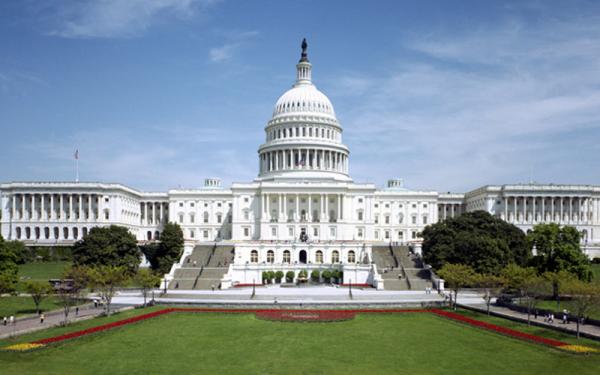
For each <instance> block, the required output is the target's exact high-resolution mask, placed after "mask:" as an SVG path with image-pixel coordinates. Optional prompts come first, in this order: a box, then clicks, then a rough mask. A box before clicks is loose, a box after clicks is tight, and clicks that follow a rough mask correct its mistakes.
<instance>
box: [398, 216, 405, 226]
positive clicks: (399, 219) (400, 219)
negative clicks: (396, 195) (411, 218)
mask: <svg viewBox="0 0 600 375" xmlns="http://www.w3.org/2000/svg"><path fill="white" fill-rule="evenodd" d="M402 221H404V215H403V214H398V224H402Z"/></svg>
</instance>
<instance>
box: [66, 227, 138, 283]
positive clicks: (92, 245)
mask: <svg viewBox="0 0 600 375" xmlns="http://www.w3.org/2000/svg"><path fill="white" fill-rule="evenodd" d="M140 255H141V254H140V251H139V249H138V246H137V241H136V239H135V237H134V236H133V234H131V233H130V232H129V230H128V229H127V228H125V227H121V226H118V225H111V226H109V227H102V228H101V227H94V228H92V229H91V230H90V231H89V233H88V234H87V235H86V236H85V237H83V239H81V240H80V241H77V242H76V243H75V245H73V263H74V264H75V265H78V266H101V265H105V266H114V267H123V268H124V269H125V271H126V272H127V273H128V274H129V275H133V274H135V272H136V271H137V269H138V266H139V263H140Z"/></svg>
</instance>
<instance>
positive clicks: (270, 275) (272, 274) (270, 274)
mask: <svg viewBox="0 0 600 375" xmlns="http://www.w3.org/2000/svg"><path fill="white" fill-rule="evenodd" d="M267 279H268V280H269V284H271V283H273V280H274V279H275V272H273V271H267Z"/></svg>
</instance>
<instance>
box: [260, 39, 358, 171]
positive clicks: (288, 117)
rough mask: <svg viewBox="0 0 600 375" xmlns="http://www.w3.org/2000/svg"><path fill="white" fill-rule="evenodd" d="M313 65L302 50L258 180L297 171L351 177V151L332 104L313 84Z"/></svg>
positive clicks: (264, 148) (263, 149)
mask: <svg viewBox="0 0 600 375" xmlns="http://www.w3.org/2000/svg"><path fill="white" fill-rule="evenodd" d="M311 71H312V65H311V64H310V62H309V61H308V57H307V56H306V51H305V50H304V51H303V54H302V57H301V59H300V62H298V64H297V65H296V72H297V74H296V83H295V84H294V85H293V86H292V88H291V89H290V90H288V91H287V92H285V93H284V94H283V95H282V96H281V97H280V98H279V99H278V100H277V103H276V104H275V109H274V110H273V117H272V119H271V120H270V121H269V122H268V124H267V126H266V127H265V134H266V143H265V144H263V145H261V146H260V148H259V150H258V153H259V170H260V172H259V178H260V177H266V176H268V175H269V174H272V173H273V172H277V174H281V173H283V174H284V175H285V174H286V172H288V173H289V172H292V173H293V172H297V171H323V172H333V173H337V174H341V175H344V176H348V155H349V150H348V148H347V147H346V146H345V145H344V144H343V143H342V127H341V126H340V124H339V123H338V121H337V118H336V116H335V111H334V109H333V105H332V104H331V101H330V100H329V99H328V98H327V96H325V95H324V94H323V93H322V92H321V91H319V90H318V89H317V88H316V87H315V85H314V84H313V83H312V79H311Z"/></svg>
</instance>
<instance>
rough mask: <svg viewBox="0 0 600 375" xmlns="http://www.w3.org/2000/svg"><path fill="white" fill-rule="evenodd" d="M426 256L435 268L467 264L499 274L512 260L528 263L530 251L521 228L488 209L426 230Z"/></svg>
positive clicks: (424, 253) (478, 269)
mask: <svg viewBox="0 0 600 375" xmlns="http://www.w3.org/2000/svg"><path fill="white" fill-rule="evenodd" d="M422 235H423V259H424V261H425V262H426V263H428V264H430V265H431V266H432V267H433V268H434V269H435V270H439V269H441V268H442V267H443V266H444V265H445V264H447V263H452V264H465V265H468V266H470V267H471V268H473V269H474V270H475V272H477V273H486V274H490V273H491V274H496V275H497V274H499V273H500V272H501V271H502V269H503V268H504V267H506V266H507V265H508V264H510V263H516V264H519V265H525V264H526V262H527V260H528V259H529V257H530V254H531V251H530V247H529V245H528V243H527V239H526V237H525V234H524V233H523V231H522V230H520V229H519V228H517V227H516V226H514V225H512V224H509V223H507V222H505V221H504V220H502V219H500V218H498V217H494V216H492V215H490V214H489V213H487V212H485V211H474V212H467V213H465V214H462V215H460V216H458V217H456V218H450V219H447V220H444V221H440V222H438V223H435V224H432V225H429V226H427V227H425V229H424V230H423V233H422Z"/></svg>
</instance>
